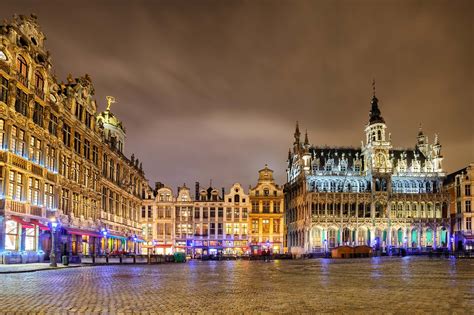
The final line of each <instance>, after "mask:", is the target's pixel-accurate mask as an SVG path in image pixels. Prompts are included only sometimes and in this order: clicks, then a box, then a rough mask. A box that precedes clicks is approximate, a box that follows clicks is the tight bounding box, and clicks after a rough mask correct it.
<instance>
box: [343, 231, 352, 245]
mask: <svg viewBox="0 0 474 315" xmlns="http://www.w3.org/2000/svg"><path fill="white" fill-rule="evenodd" d="M350 242H351V230H349V229H348V228H344V229H343V230H342V243H343V245H348V244H349V243H350Z"/></svg>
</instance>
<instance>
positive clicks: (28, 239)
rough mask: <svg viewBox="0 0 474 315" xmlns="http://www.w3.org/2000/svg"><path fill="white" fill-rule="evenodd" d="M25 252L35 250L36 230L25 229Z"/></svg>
mask: <svg viewBox="0 0 474 315" xmlns="http://www.w3.org/2000/svg"><path fill="white" fill-rule="evenodd" d="M25 250H36V228H27V229H26V233H25Z"/></svg>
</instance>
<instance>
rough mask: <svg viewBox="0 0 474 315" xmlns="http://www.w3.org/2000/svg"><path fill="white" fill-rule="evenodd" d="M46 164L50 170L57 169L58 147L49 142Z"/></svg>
mask: <svg viewBox="0 0 474 315" xmlns="http://www.w3.org/2000/svg"><path fill="white" fill-rule="evenodd" d="M45 166H46V168H47V169H48V170H50V171H55V170H56V149H55V148H53V147H52V146H51V145H49V144H48V145H47V146H46V159H45Z"/></svg>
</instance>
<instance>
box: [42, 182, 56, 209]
mask: <svg viewBox="0 0 474 315" xmlns="http://www.w3.org/2000/svg"><path fill="white" fill-rule="evenodd" d="M53 200H54V199H53V185H51V184H48V183H46V184H44V206H45V207H46V208H48V209H53V208H54V207H53V206H54V204H53Z"/></svg>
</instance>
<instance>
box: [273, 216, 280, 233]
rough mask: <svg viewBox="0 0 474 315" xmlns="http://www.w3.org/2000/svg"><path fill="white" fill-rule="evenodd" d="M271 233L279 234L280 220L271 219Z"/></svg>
mask: <svg viewBox="0 0 474 315" xmlns="http://www.w3.org/2000/svg"><path fill="white" fill-rule="evenodd" d="M273 233H280V220H279V219H273Z"/></svg>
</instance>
